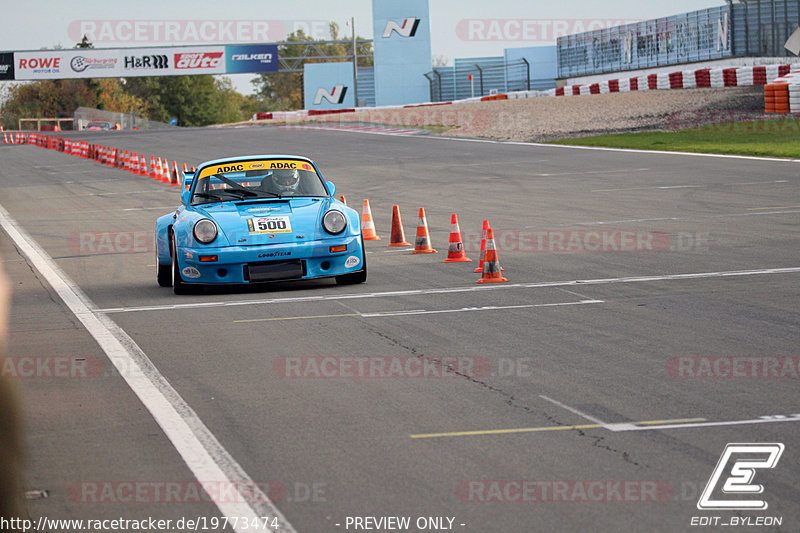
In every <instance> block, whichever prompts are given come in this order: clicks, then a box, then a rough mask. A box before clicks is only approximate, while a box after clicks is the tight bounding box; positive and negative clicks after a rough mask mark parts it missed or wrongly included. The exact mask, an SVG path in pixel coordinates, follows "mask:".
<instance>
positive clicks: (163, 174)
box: [161, 157, 170, 183]
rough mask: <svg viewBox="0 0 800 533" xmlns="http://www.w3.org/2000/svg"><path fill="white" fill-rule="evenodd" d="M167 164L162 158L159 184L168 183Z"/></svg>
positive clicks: (165, 159)
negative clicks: (162, 163)
mask: <svg viewBox="0 0 800 533" xmlns="http://www.w3.org/2000/svg"><path fill="white" fill-rule="evenodd" d="M169 174H170V172H169V162H167V158H166V157H165V158H164V166H162V167H161V183H169V182H170V177H169Z"/></svg>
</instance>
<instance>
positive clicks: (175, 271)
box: [170, 234, 189, 294]
mask: <svg viewBox="0 0 800 533" xmlns="http://www.w3.org/2000/svg"><path fill="white" fill-rule="evenodd" d="M171 242H172V246H170V256H171V257H172V265H171V266H172V268H171V269H170V270H171V271H172V290H173V291H174V292H175V294H188V292H189V288H188V287H187V286H186V283H184V282H183V278H182V277H181V273H180V268H179V267H178V245H177V243H176V242H175V234H172V236H171Z"/></svg>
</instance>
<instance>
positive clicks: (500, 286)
mask: <svg viewBox="0 0 800 533" xmlns="http://www.w3.org/2000/svg"><path fill="white" fill-rule="evenodd" d="M798 272H800V267H790V268H765V269H758V270H730V271H722V272H697V273H693V274H666V275H659V276H636V277H627V278H601V279H584V280H572V281H543V282H538V283H492V284H488V285H478V286H470V287H444V288H441V289H411V290H405V291H386V292H367V293H355V294H329V295H326V296H296V297H288V298H263V299H257V300H236V301H223V302H195V303H186V304H170V305H144V306H136V307H109V308H105V309H100V311H101V312H103V313H130V312H136V311H177V310H182V309H203V308H210V307H229V306H239V305H270V304H280V303H298V302H321V301H326V300H328V301H331V300H334V301H335V300H357V299H362V298H390V297H393V296H421V295H427V294H451V293H459V292H483V291H492V290H510V289H540V288H545V287H572V286H581V285H607V284H614V283H647V282H653V281H674V280H685V279H712V278H727V277H740V276H758V275H772V274H795V273H798Z"/></svg>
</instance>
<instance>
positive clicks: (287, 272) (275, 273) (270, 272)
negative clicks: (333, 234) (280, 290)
mask: <svg viewBox="0 0 800 533" xmlns="http://www.w3.org/2000/svg"><path fill="white" fill-rule="evenodd" d="M305 274H306V262H305V261H300V260H296V261H264V262H261V263H250V264H247V265H244V279H245V280H247V281H279V280H285V279H301V278H302V277H303V276H305Z"/></svg>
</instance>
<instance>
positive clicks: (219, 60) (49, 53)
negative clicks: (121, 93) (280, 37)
mask: <svg viewBox="0 0 800 533" xmlns="http://www.w3.org/2000/svg"><path fill="white" fill-rule="evenodd" d="M13 56H14V61H13V62H11V68H10V72H11V75H13V76H14V79H17V80H47V79H50V80H52V79H69V78H125V77H129V76H131V77H132V76H180V75H191V74H226V73H228V72H230V73H240V72H273V71H277V69H278V48H277V46H276V45H249V46H244V45H242V46H228V47H226V46H223V45H217V46H186V47H164V48H116V49H107V50H102V49H86V48H81V49H72V50H37V51H31V52H15V53H14V54H13ZM0 64H2V63H0ZM228 66H230V68H231V69H232V70H228ZM1 71H2V67H0V72H1Z"/></svg>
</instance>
